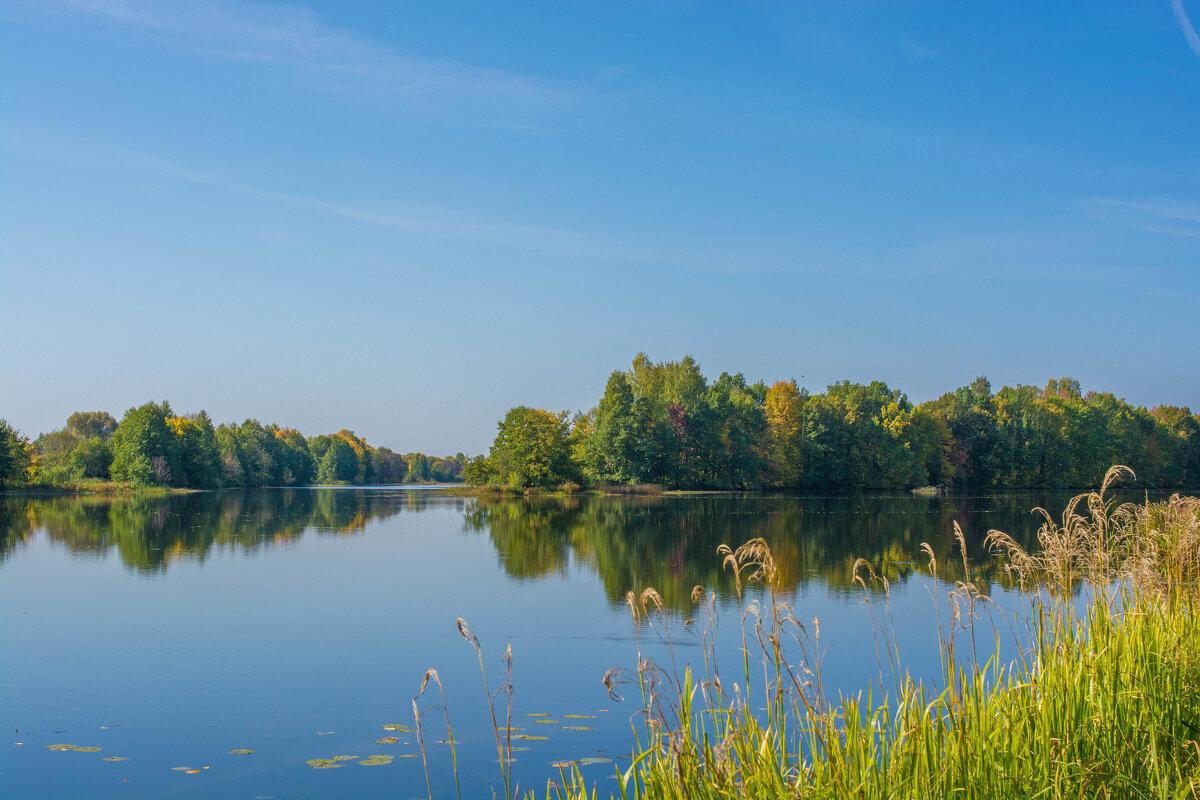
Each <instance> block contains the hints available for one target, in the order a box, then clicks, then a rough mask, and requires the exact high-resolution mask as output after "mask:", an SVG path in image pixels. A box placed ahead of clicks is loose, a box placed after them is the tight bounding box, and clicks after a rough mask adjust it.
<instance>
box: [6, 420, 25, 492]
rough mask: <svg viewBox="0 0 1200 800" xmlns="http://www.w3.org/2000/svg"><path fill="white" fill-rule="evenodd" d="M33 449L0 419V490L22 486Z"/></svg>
mask: <svg viewBox="0 0 1200 800" xmlns="http://www.w3.org/2000/svg"><path fill="white" fill-rule="evenodd" d="M32 458H33V447H32V446H31V445H30V444H29V439H28V438H26V437H24V436H22V435H21V432H20V431H18V430H16V429H15V428H13V427H12V426H11V425H9V424H8V421H7V420H5V419H3V418H0V489H12V488H15V487H17V486H24V485H25V483H26V481H27V480H28V479H29V469H30V466H31V463H32Z"/></svg>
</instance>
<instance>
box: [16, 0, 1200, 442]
mask: <svg viewBox="0 0 1200 800" xmlns="http://www.w3.org/2000/svg"><path fill="white" fill-rule="evenodd" d="M1189 17H1190V19H1189ZM1198 25H1200V0H1144V1H1142V0H1138V1H1137V2H1134V1H1132V0H1131V1H1130V2H1116V1H1115V0H1114V1H1113V2H1088V3H1083V2H1055V3H1046V2H1043V1H1041V0H1039V1H1038V2H1014V0H1004V1H1003V2H995V3H990V4H985V3H962V2H890V3H883V2H879V3H867V2H840V1H839V2H833V1H832V0H830V2H815V3H814V2H781V3H778V4H773V3H761V4H760V3H749V2H738V3H723V4H722V3H711V2H694V3H688V2H640V1H639V2H632V3H624V2H614V1H613V0H605V2H600V3H563V2H543V3H516V2H504V3H497V2H481V3H466V2H420V3H404V4H400V3H382V2H362V1H356V0H336V1H330V2H320V3H309V4H307V5H305V4H299V3H297V4H275V3H232V2H220V1H219V0H217V1H215V2H192V3H189V2H154V1H153V0H114V1H113V2H103V1H102V0H73V1H71V2H63V1H60V0H29V2H21V1H20V0H0V416H3V417H6V418H7V419H8V420H9V422H10V423H11V424H13V425H14V426H15V427H17V428H19V429H21V430H22V431H24V432H25V433H27V434H30V435H36V434H37V433H39V432H42V431H48V430H51V429H53V428H58V427H61V426H62V425H63V424H64V422H65V420H66V417H67V415H69V414H70V413H71V412H73V411H78V410H96V409H102V410H107V411H110V412H112V413H113V414H114V415H116V416H117V417H118V418H119V417H120V416H121V414H122V413H123V412H124V411H125V409H126V408H128V407H130V406H133V405H139V404H141V403H144V402H146V401H148V400H162V399H167V400H170V401H171V403H172V406H173V407H174V408H175V410H176V411H177V412H188V411H198V410H200V409H206V410H207V411H208V412H209V414H210V415H211V416H212V417H213V418H214V419H215V420H216V421H218V422H225V421H240V420H242V419H245V418H247V417H254V418H257V419H259V420H261V421H262V422H264V423H269V422H278V423H280V424H284V425H289V426H292V427H298V428H299V429H300V430H302V431H303V432H304V433H306V434H309V435H315V434H318V433H327V432H331V431H334V430H337V429H339V428H342V427H347V428H351V429H353V430H354V431H355V432H357V433H358V434H359V435H361V436H364V437H366V439H367V440H368V441H369V442H371V443H372V444H376V445H386V446H389V447H391V448H393V449H395V450H399V451H401V452H408V451H412V450H420V451H424V452H429V453H435V454H445V453H453V452H455V451H458V450H462V451H466V452H468V453H474V452H479V451H482V450H485V449H486V448H487V446H488V444H489V443H490V441H491V439H492V436H493V435H494V433H495V425H496V422H497V420H499V419H500V418H501V417H502V416H503V415H504V413H505V411H506V410H507V409H508V408H510V407H511V406H514V405H520V404H525V405H532V406H540V407H546V408H552V409H570V410H577V409H586V408H589V407H590V406H591V405H593V404H594V403H595V402H596V400H597V399H598V398H599V396H600V394H601V393H602V391H603V388H604V383H605V379H606V378H607V376H608V374H609V372H611V371H612V370H613V369H618V368H623V367H626V366H628V364H629V362H630V360H631V359H632V358H633V356H634V355H635V354H636V353H637V352H638V351H645V352H646V353H647V354H648V355H649V356H650V357H651V358H652V359H654V360H666V359H677V358H680V357H682V356H683V355H686V354H691V355H692V356H694V357H695V358H696V359H697V360H698V361H699V363H700V365H701V368H702V369H703V370H704V372H705V374H706V375H708V376H709V378H710V379H711V378H715V377H716V376H717V375H718V374H719V373H720V372H722V371H730V372H739V371H740V372H743V373H745V375H746V377H747V378H748V379H750V380H751V381H753V380H757V379H760V378H761V379H765V380H767V381H773V380H779V379H787V378H795V379H796V380H797V381H799V382H800V383H801V384H802V385H805V386H807V387H809V389H810V390H812V391H821V390H822V389H823V388H824V387H825V386H826V385H827V384H829V383H831V382H833V381H836V380H841V379H850V380H857V381H864V382H866V381H871V380H883V381H886V382H887V383H888V384H890V385H891V386H893V387H896V388H900V389H902V390H904V391H906V392H908V394H909V396H910V398H911V399H913V400H914V401H921V400H925V399H930V398H933V397H936V396H938V395H940V394H941V393H943V392H945V391H949V390H952V389H954V388H955V387H957V386H960V385H963V384H965V383H967V382H969V381H970V380H971V379H973V378H974V377H975V376H976V375H981V374H982V375H987V376H988V377H989V378H990V379H991V381H992V384H993V386H996V387H998V386H1000V385H1003V384H1016V383H1032V384H1037V385H1043V384H1044V383H1045V381H1046V380H1047V378H1050V377H1059V376H1063V375H1070V376H1073V377H1076V378H1078V379H1079V380H1080V381H1081V382H1082V384H1083V388H1084V389H1085V390H1086V389H1098V390H1106V391H1112V392H1114V393H1116V394H1117V395H1119V396H1122V397H1125V398H1127V399H1128V400H1130V401H1131V402H1134V403H1137V404H1143V405H1148V406H1153V405H1157V404H1160V403H1168V404H1175V405H1190V406H1191V407H1192V408H1193V409H1195V408H1197V407H1198V406H1200V37H1198V36H1197V33H1196V27H1197V26H1198Z"/></svg>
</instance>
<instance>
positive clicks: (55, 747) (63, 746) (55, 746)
mask: <svg viewBox="0 0 1200 800" xmlns="http://www.w3.org/2000/svg"><path fill="white" fill-rule="evenodd" d="M46 749H47V750H74V751H75V752H77V753H99V752H100V748H99V747H87V746H85V747H80V746H79V745H77V744H48V745H46Z"/></svg>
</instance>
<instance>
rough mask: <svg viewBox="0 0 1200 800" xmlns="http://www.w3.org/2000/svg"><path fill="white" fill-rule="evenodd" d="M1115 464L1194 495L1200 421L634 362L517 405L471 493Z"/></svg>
mask: <svg viewBox="0 0 1200 800" xmlns="http://www.w3.org/2000/svg"><path fill="white" fill-rule="evenodd" d="M1113 464H1125V465H1127V466H1129V467H1131V468H1132V469H1134V470H1135V472H1136V473H1137V475H1138V479H1139V481H1140V482H1141V485H1143V486H1146V487H1156V488H1175V487H1195V486H1197V485H1200V415H1197V414H1194V413H1192V411H1191V410H1190V409H1189V408H1186V407H1184V408H1178V407H1172V406H1158V407H1155V408H1152V409H1146V408H1143V407H1140V406H1133V405H1131V404H1129V403H1127V402H1126V401H1125V400H1123V399H1120V398H1118V397H1116V396H1115V395H1113V394H1111V393H1107V392H1095V391H1087V392H1085V391H1084V390H1083V387H1082V386H1081V385H1080V382H1079V381H1078V380H1076V379H1074V378H1070V377H1064V378H1056V379H1052V380H1050V381H1048V382H1047V384H1046V386H1045V388H1043V389H1038V388H1036V387H1033V386H1024V385H1019V386H1015V387H1009V386H1005V387H1002V388H1001V389H1000V390H999V391H993V388H992V385H991V383H990V382H989V381H988V380H987V378H984V377H979V378H976V379H975V380H973V381H972V382H970V383H969V384H967V385H966V386H963V387H960V388H958V389H956V390H954V391H951V392H947V393H946V394H944V395H942V396H941V397H939V398H937V399H934V400H930V401H927V402H923V403H920V404H916V405H914V404H913V403H912V402H911V401H910V400H909V399H908V397H907V395H905V394H904V393H903V392H902V391H900V390H899V389H895V388H892V387H890V386H888V385H887V384H885V383H883V382H881V381H873V382H871V383H869V384H862V383H855V382H851V381H839V382H837V383H834V384H832V385H830V386H828V387H826V389H825V391H824V392H821V393H819V394H810V393H809V392H808V390H806V389H803V388H801V387H799V386H797V384H796V382H795V381H790V380H789V381H776V382H775V383H773V384H772V385H770V386H769V387H768V386H767V385H766V384H765V383H763V382H758V383H753V384H751V383H749V382H748V381H747V380H746V378H745V377H744V376H743V375H742V374H740V373H738V374H732V375H731V374H728V373H722V374H721V375H720V376H719V377H718V378H717V379H716V380H714V381H709V380H708V379H706V378H705V377H704V375H703V374H702V373H701V371H700V366H699V364H697V363H696V361H695V360H694V359H692V358H691V357H685V358H683V359H681V360H680V361H667V362H660V363H654V362H651V361H650V359H649V358H647V357H646V356H645V355H644V354H639V355H638V356H637V358H635V359H634V360H633V363H632V364H631V365H630V368H629V369H627V370H618V371H616V372H613V373H612V374H611V375H610V376H609V378H608V382H607V384H606V385H605V387H604V392H603V394H602V395H601V397H600V400H599V402H598V403H597V405H596V406H595V407H594V408H592V409H591V410H590V411H587V412H584V413H580V414H577V415H576V416H575V417H574V419H573V420H572V422H571V424H570V426H569V428H568V427H567V424H566V414H565V412H564V413H561V414H556V413H553V412H548V411H544V410H541V409H532V408H528V407H525V406H520V407H518V408H514V409H512V410H510V411H509V412H508V415H507V416H506V417H505V418H504V420H503V421H502V422H501V423H500V425H499V432H498V434H497V436H496V441H495V442H494V443H493V444H492V448H491V451H490V452H489V454H488V455H487V456H486V457H481V458H479V459H476V460H475V461H473V462H471V463H470V464H468V466H467V468H466V479H467V480H468V481H470V482H472V483H501V484H506V485H509V486H512V487H514V488H522V487H531V486H554V485H558V484H560V483H563V482H565V481H575V480H583V481H584V482H586V483H589V484H593V485H596V484H636V483H654V484H661V485H664V486H667V487H673V488H687V489H758V488H785V489H840V490H855V489H905V488H914V487H918V486H926V485H944V486H947V487H950V488H955V489H960V490H971V491H975V490H991V489H1008V488H1038V489H1041V488H1047V489H1057V488H1074V487H1083V486H1089V485H1092V484H1094V483H1095V482H1096V481H1098V480H1100V478H1101V477H1102V476H1103V474H1104V472H1105V470H1106V469H1107V468H1108V467H1109V466H1111V465H1113Z"/></svg>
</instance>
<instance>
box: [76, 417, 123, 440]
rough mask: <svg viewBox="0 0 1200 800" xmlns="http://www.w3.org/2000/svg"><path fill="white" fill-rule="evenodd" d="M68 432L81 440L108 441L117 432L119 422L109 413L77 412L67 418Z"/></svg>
mask: <svg viewBox="0 0 1200 800" xmlns="http://www.w3.org/2000/svg"><path fill="white" fill-rule="evenodd" d="M67 430H69V431H72V432H73V433H76V434H78V435H79V438H81V439H93V438H99V439H100V440H101V441H108V437H110V436H112V435H113V433H114V432H115V431H116V430H117V420H116V418H115V417H113V415H112V414H109V413H108V412H107V411H76V412H75V413H74V414H72V415H71V416H69V417H67Z"/></svg>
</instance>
